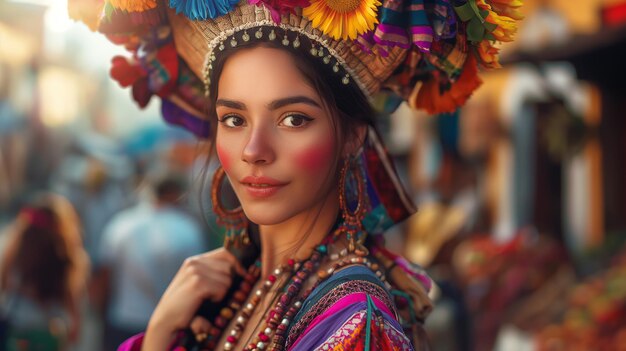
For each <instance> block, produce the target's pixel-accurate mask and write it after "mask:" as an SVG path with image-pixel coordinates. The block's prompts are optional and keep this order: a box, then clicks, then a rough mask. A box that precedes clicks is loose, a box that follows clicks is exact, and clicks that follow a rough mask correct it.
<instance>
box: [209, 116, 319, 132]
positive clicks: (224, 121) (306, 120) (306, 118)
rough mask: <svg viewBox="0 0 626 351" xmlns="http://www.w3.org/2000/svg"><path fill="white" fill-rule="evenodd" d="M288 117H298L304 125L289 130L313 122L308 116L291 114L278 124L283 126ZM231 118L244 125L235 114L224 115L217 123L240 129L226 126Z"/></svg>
mask: <svg viewBox="0 0 626 351" xmlns="http://www.w3.org/2000/svg"><path fill="white" fill-rule="evenodd" d="M290 117H298V118H301V119H302V120H303V121H304V123H303V124H302V125H300V126H295V127H289V128H293V129H297V128H302V127H304V126H305V125H307V124H308V123H309V122H311V121H313V118H311V117H308V116H305V115H302V114H297V113H293V114H289V115H287V116H285V117H284V118H283V119H281V120H280V124H283V122H284V121H285V120H286V119H287V118H290ZM231 118H239V119H241V120H242V121H244V123H245V120H244V119H243V118H242V117H241V116H238V115H235V114H228V115H225V116H224V117H222V118H221V119H219V120H218V121H219V122H220V123H221V124H223V125H225V126H226V127H227V128H237V127H241V126H230V125H228V124H227V123H228V120H229V119H231Z"/></svg>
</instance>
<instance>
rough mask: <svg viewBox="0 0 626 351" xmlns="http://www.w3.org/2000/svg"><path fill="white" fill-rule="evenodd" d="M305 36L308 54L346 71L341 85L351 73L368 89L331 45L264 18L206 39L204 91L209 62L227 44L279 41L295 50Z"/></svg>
mask: <svg viewBox="0 0 626 351" xmlns="http://www.w3.org/2000/svg"><path fill="white" fill-rule="evenodd" d="M248 31H250V32H252V33H253V35H252V36H251V35H250V34H249V33H248ZM277 31H281V32H282V34H277ZM281 38H282V39H281ZM301 38H302V39H301ZM305 40H309V41H311V43H310V45H309V46H310V48H309V50H308V53H309V54H310V56H311V57H313V58H316V59H319V60H320V61H321V62H323V63H324V64H326V65H330V66H331V67H332V71H333V72H334V73H337V74H338V73H339V72H341V71H343V72H345V73H344V74H342V75H341V76H340V77H339V78H338V79H341V82H342V83H343V84H344V85H348V84H350V81H351V79H350V77H354V81H355V83H356V84H357V85H358V86H359V88H360V89H361V90H362V91H364V92H365V93H367V89H366V88H365V86H364V85H363V83H361V81H360V79H359V77H358V76H357V75H356V74H355V72H354V71H353V70H352V69H351V68H350V67H349V66H348V65H346V62H345V60H343V59H342V58H341V56H339V55H338V53H337V52H336V51H334V50H333V49H332V48H329V47H327V46H324V44H323V42H318V45H317V46H316V45H315V42H314V41H313V40H315V38H311V37H310V36H309V35H307V34H305V33H304V32H303V31H300V30H297V29H295V28H289V27H288V26H285V25H282V26H278V27H277V26H276V25H275V24H274V23H271V22H268V21H265V22H255V23H251V24H249V25H245V26H243V27H242V28H237V29H235V30H234V32H233V33H232V34H227V33H224V35H220V36H218V37H216V38H215V39H214V40H212V41H211V42H210V43H209V54H208V57H207V59H206V63H205V64H204V74H203V77H204V84H205V93H206V95H207V96H208V91H209V86H210V84H211V81H210V75H211V70H212V69H213V66H212V64H213V62H214V61H215V60H216V59H217V57H216V55H215V51H217V52H221V51H224V50H225V49H226V47H227V46H229V47H231V48H236V47H237V46H238V45H239V44H241V43H242V42H243V43H249V42H253V41H259V42H262V41H270V42H280V43H281V44H282V45H283V46H284V47H286V48H287V47H288V48H293V49H294V50H298V49H300V48H301V47H302V46H303V43H302V42H303V41H305Z"/></svg>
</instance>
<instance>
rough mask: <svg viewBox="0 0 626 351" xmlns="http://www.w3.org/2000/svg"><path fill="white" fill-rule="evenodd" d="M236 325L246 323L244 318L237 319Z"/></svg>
mask: <svg viewBox="0 0 626 351" xmlns="http://www.w3.org/2000/svg"><path fill="white" fill-rule="evenodd" d="M237 323H239V324H244V323H246V318H244V316H239V317H237Z"/></svg>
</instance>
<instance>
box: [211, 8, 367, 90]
mask: <svg viewBox="0 0 626 351" xmlns="http://www.w3.org/2000/svg"><path fill="white" fill-rule="evenodd" d="M256 27H268V28H281V29H282V30H284V31H291V32H296V33H299V34H302V35H304V36H306V37H307V38H309V40H311V41H312V42H314V43H317V44H319V45H320V46H322V47H323V48H324V49H326V50H327V51H328V53H329V54H330V55H332V56H333V58H334V59H335V60H336V61H337V62H338V63H339V64H340V65H341V66H342V67H343V69H344V70H345V71H346V72H348V74H349V75H350V78H351V79H353V80H354V81H355V83H356V84H357V86H358V87H359V88H360V89H361V91H362V92H363V93H364V94H365V96H366V97H367V98H368V99H369V100H371V96H370V94H369V92H368V90H367V88H366V87H365V85H364V84H363V83H362V82H361V80H360V79H359V76H358V75H357V74H356V73H355V72H354V70H353V69H352V68H351V67H350V66H349V65H348V64H347V63H346V61H345V60H344V59H343V57H341V56H340V55H339V54H338V53H337V51H336V50H335V49H333V48H331V47H330V46H329V45H328V39H327V38H323V37H320V36H318V35H316V34H313V33H310V32H307V31H305V30H303V29H302V28H300V27H293V26H291V25H288V24H285V23H281V24H276V23H275V22H273V21H271V20H262V21H256V22H248V23H244V24H242V25H239V26H237V27H233V28H230V29H227V30H225V31H223V32H221V33H220V34H219V35H218V36H216V37H215V38H213V39H212V40H211V41H210V42H209V43H208V52H207V55H206V57H205V59H204V68H203V75H204V77H203V81H204V86H205V93H206V94H207V95H208V92H209V91H208V88H209V85H210V83H211V82H210V80H209V76H210V73H211V68H212V67H211V63H212V62H213V59H212V58H213V57H214V51H215V48H216V47H217V46H218V45H219V44H223V43H224V41H226V39H228V38H229V37H231V36H233V35H234V34H236V33H238V32H240V31H242V30H248V29H251V28H256ZM276 39H278V38H276ZM233 40H234V39H233ZM230 44H232V43H230ZM230 44H229V45H230ZM237 44H238V43H237V42H236V40H235V45H234V46H237Z"/></svg>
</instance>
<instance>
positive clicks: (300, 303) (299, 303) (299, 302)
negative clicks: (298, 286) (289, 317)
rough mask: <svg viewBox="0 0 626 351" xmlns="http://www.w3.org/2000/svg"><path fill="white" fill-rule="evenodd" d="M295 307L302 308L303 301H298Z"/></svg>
mask: <svg viewBox="0 0 626 351" xmlns="http://www.w3.org/2000/svg"><path fill="white" fill-rule="evenodd" d="M294 305H295V306H296V308H300V307H302V302H301V301H296V303H295V304H294Z"/></svg>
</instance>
